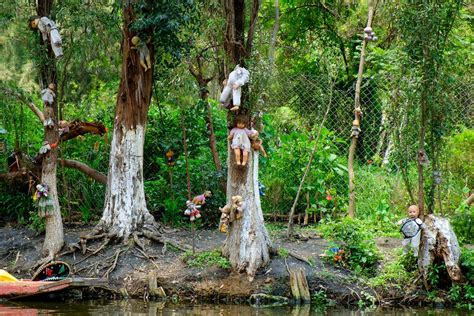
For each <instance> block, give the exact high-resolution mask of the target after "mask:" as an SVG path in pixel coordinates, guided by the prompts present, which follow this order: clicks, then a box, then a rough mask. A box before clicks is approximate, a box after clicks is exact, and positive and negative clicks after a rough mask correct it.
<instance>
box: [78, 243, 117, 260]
mask: <svg viewBox="0 0 474 316" xmlns="http://www.w3.org/2000/svg"><path fill="white" fill-rule="evenodd" d="M81 241H82V240H81ZM109 242H110V239H108V238H106V239H105V242H104V243H103V244H102V245H101V246H100V247H99V248H97V249H96V250H95V251H94V252H93V253H91V254H88V255H87V256H85V257H84V258H82V259H81V260H79V261H78V262H76V264H79V263H81V262H83V261H85V260H87V259H88V258H90V257H92V256H93V255H95V254H96V253H98V252H99V251H101V250H102V249H104V247H105V246H107V244H108V243H109Z"/></svg>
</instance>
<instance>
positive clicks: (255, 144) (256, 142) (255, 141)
mask: <svg viewBox="0 0 474 316" xmlns="http://www.w3.org/2000/svg"><path fill="white" fill-rule="evenodd" d="M250 143H251V144H252V149H253V150H255V151H260V152H261V153H262V155H263V157H265V158H266V157H267V152H266V151H265V148H263V145H262V144H263V142H262V140H261V139H260V138H258V133H257V134H256V135H253V136H251V137H250Z"/></svg>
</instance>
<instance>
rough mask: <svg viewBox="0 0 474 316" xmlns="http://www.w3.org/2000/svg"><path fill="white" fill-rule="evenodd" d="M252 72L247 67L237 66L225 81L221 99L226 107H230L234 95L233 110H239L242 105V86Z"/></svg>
mask: <svg viewBox="0 0 474 316" xmlns="http://www.w3.org/2000/svg"><path fill="white" fill-rule="evenodd" d="M249 76H250V73H249V71H248V70H247V69H245V68H243V67H240V66H239V65H237V66H235V69H234V70H233V71H232V72H231V73H230V74H229V78H228V79H227V80H225V81H224V89H223V90H222V93H221V96H220V98H219V101H220V102H221V105H222V106H223V107H225V108H228V107H229V104H230V99H231V97H232V104H233V107H231V108H230V110H231V111H237V110H238V109H239V107H240V98H241V95H242V89H241V87H242V86H243V85H244V84H246V83H247V82H248V81H249Z"/></svg>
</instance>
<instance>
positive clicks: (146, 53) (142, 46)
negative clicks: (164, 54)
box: [132, 36, 151, 71]
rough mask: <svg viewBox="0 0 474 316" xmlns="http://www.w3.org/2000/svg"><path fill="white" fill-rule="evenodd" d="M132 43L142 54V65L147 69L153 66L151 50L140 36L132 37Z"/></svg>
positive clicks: (133, 47)
mask: <svg viewBox="0 0 474 316" xmlns="http://www.w3.org/2000/svg"><path fill="white" fill-rule="evenodd" d="M132 44H133V46H132V49H136V50H137V51H138V53H139V54H140V65H141V66H142V67H143V68H144V69H145V71H147V70H148V69H150V68H151V58H150V50H149V49H148V47H147V46H146V43H145V42H144V41H142V40H141V39H140V37H138V36H134V37H132Z"/></svg>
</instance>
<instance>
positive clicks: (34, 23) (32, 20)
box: [28, 15, 40, 30]
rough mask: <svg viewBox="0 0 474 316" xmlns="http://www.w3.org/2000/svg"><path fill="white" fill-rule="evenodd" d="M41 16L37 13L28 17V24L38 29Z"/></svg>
mask: <svg viewBox="0 0 474 316" xmlns="http://www.w3.org/2000/svg"><path fill="white" fill-rule="evenodd" d="M39 19H40V17H39V16H37V15H34V16H31V17H30V18H29V19H28V26H29V27H30V29H32V30H36V29H37V28H38V22H39Z"/></svg>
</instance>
